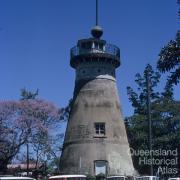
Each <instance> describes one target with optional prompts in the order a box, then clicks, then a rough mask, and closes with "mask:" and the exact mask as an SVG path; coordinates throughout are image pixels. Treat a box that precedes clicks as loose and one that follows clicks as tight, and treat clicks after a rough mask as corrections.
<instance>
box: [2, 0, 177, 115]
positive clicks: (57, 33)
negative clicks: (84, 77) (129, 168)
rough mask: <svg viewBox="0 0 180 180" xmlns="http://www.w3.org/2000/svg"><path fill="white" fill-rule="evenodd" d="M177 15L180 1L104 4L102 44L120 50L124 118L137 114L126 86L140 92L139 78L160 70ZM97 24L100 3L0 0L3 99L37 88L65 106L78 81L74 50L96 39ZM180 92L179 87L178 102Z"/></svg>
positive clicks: (117, 0)
mask: <svg viewBox="0 0 180 180" xmlns="http://www.w3.org/2000/svg"><path fill="white" fill-rule="evenodd" d="M177 12H178V6H177V3H176V0H136V1H135V0H128V1H127V0H99V24H100V25H101V27H102V28H103V30H104V34H103V37H102V39H105V40H107V42H108V43H112V44H115V45H117V46H118V47H119V48H120V50H121V66H120V67H119V68H118V69H117V72H116V77H117V86H118V90H119V95H120V101H121V105H122V110H123V114H124V116H130V115H132V114H133V108H132V106H131V103H130V102H129V100H128V96H127V91H126V87H127V86H131V87H133V88H136V84H135V82H134V80H135V74H136V73H142V72H143V70H144V68H145V66H146V65H147V64H148V63H150V64H151V65H152V66H154V67H155V66H156V62H157V59H158V54H159V52H160V49H161V48H162V47H163V46H164V45H165V44H167V42H169V41H170V40H171V39H174V38H175V34H176V31H177V30H178V29H179V26H178V23H179V22H178V15H177ZM94 25H95V0H0V100H18V99H19V98H20V89H22V88H26V89H28V90H31V91H35V90H36V89H37V88H38V89H39V97H41V98H43V99H45V100H47V101H50V102H53V103H54V104H55V105H57V106H58V107H64V106H66V105H67V103H68V101H69V99H70V98H72V95H73V90H74V81H75V71H74V69H72V68H71V67H70V65H69V61H70V48H72V47H73V46H75V45H76V43H77V41H78V40H79V39H84V38H89V37H91V35H90V30H91V28H92V27H93V26H94ZM164 77H165V76H164ZM159 88H160V89H162V88H163V83H162V84H161V85H160V87H159ZM178 92H180V86H176V87H175V98H176V99H180V93H178Z"/></svg>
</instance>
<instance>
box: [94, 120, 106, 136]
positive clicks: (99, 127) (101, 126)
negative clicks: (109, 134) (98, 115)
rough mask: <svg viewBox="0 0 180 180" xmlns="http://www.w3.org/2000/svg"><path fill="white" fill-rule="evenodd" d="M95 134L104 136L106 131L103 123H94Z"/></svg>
mask: <svg viewBox="0 0 180 180" xmlns="http://www.w3.org/2000/svg"><path fill="white" fill-rule="evenodd" d="M94 127H95V133H96V134H98V135H105V134H106V130H105V123H95V124H94Z"/></svg>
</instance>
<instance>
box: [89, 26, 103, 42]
mask: <svg viewBox="0 0 180 180" xmlns="http://www.w3.org/2000/svg"><path fill="white" fill-rule="evenodd" d="M91 34H92V36H93V37H94V38H98V39H99V38H100V37H101V36H102V35H103V29H102V28H101V26H94V27H93V28H92V29H91Z"/></svg>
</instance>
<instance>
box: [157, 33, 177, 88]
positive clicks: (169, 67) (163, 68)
mask: <svg viewBox="0 0 180 180" xmlns="http://www.w3.org/2000/svg"><path fill="white" fill-rule="evenodd" d="M159 56H160V58H159V60H158V62H157V68H158V69H159V71H160V72H162V73H165V72H169V71H170V75H169V77H168V81H167V82H168V84H175V85H177V84H178V83H179V79H180V31H178V33H177V37H176V40H174V41H172V40H171V41H170V42H169V43H168V44H167V45H166V46H165V47H163V48H162V50H161V52H160V54H159Z"/></svg>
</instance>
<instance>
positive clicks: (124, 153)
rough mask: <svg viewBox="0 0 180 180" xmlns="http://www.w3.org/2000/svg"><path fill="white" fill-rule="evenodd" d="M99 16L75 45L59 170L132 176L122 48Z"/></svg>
mask: <svg viewBox="0 0 180 180" xmlns="http://www.w3.org/2000/svg"><path fill="white" fill-rule="evenodd" d="M96 2H97V1H96ZM96 7H97V5H96ZM96 12H97V11H96ZM97 14H98V13H96V17H97ZM97 19H98V18H96V26H95V27H94V28H93V29H92V30H91V34H92V38H89V39H81V40H79V41H78V43H77V45H76V46H75V47H73V48H72V49H71V59H70V65H71V67H73V68H74V69H75V71H76V80H75V89H74V96H73V103H72V109H71V112H70V117H69V120H68V125H67V130H66V134H65V140H64V145H63V151H62V156H61V159H60V173H61V174H90V175H100V174H101V175H102V174H104V175H105V176H106V175H132V174H134V167H133V164H132V159H131V156H130V154H129V144H128V140H127V135H126V130H125V126H124V121H123V117H122V112H121V105H120V102H119V97H118V90H117V85H116V77H115V76H116V75H115V74H116V73H115V70H116V68H117V67H119V66H120V50H119V48H118V47H117V46H115V45H112V44H108V43H107V42H106V41H105V40H102V39H101V36H102V34H103V30H102V28H101V27H100V26H98V23H97Z"/></svg>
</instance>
